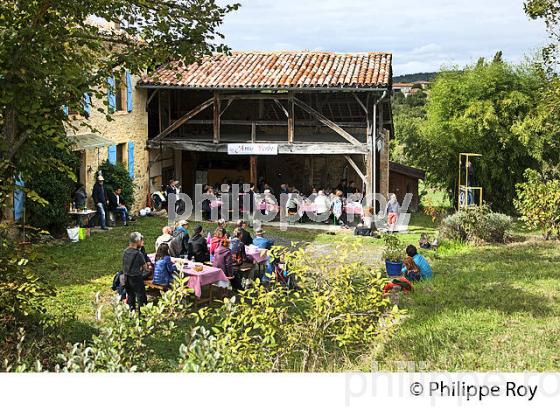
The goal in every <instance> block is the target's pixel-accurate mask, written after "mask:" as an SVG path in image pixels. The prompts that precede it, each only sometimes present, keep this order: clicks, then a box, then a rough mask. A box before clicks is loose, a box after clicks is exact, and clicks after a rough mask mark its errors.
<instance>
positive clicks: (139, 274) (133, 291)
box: [122, 232, 148, 315]
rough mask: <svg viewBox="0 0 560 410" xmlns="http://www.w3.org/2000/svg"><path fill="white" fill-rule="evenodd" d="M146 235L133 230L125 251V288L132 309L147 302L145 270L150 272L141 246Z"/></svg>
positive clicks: (123, 268)
mask: <svg viewBox="0 0 560 410" xmlns="http://www.w3.org/2000/svg"><path fill="white" fill-rule="evenodd" d="M143 242H144V237H143V236H142V234H141V233H140V232H132V233H131V234H130V238H129V240H128V248H126V250H125V251H124V253H123V267H122V272H123V273H124V275H125V289H126V294H127V297H128V306H130V310H136V309H138V315H140V308H141V307H142V306H143V305H144V304H145V303H146V301H147V298H146V288H145V287H144V272H146V273H147V272H148V264H147V263H146V261H145V260H144V255H143V254H142V252H141V250H140V249H141V248H142V245H143Z"/></svg>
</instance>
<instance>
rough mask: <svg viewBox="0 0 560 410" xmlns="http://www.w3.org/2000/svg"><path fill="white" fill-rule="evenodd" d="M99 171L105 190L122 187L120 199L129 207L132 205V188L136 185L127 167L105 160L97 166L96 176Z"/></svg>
mask: <svg viewBox="0 0 560 410" xmlns="http://www.w3.org/2000/svg"><path fill="white" fill-rule="evenodd" d="M99 171H101V172H102V173H103V178H104V179H105V186H106V189H107V190H109V191H114V190H115V189H116V188H118V187H121V188H122V190H123V191H122V194H121V199H122V200H123V202H124V203H125V204H126V206H127V207H128V208H129V209H130V208H131V207H132V205H134V190H135V188H136V186H135V185H134V181H133V180H132V178H131V177H130V175H129V174H128V171H127V169H126V168H125V167H124V166H123V165H122V164H120V163H118V162H117V163H116V164H111V163H110V162H109V161H105V162H103V163H102V164H101V165H100V166H99V169H98V171H97V174H96V177H97V176H98V175H99Z"/></svg>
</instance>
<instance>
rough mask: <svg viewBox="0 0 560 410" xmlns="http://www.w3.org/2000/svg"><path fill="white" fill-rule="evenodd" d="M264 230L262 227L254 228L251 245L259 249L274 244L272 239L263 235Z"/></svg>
mask: <svg viewBox="0 0 560 410" xmlns="http://www.w3.org/2000/svg"><path fill="white" fill-rule="evenodd" d="M265 233H266V232H265V231H263V229H262V228H257V229H255V238H253V245H255V246H256V247H257V248H259V249H270V248H272V247H273V246H274V241H272V240H270V239H267V238H265V237H264V234H265Z"/></svg>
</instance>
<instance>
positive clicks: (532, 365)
mask: <svg viewBox="0 0 560 410" xmlns="http://www.w3.org/2000/svg"><path fill="white" fill-rule="evenodd" d="M163 224H165V220H164V219H163V218H156V217H153V218H143V219H139V220H138V221H137V222H135V223H134V226H132V227H129V228H123V227H118V228H115V229H113V230H111V231H110V232H107V233H97V234H94V235H93V236H92V237H91V238H89V239H88V240H86V241H83V242H80V243H76V244H71V243H67V242H56V243H52V244H49V245H40V246H37V249H38V251H39V254H40V269H41V271H42V272H44V274H45V275H47V276H48V278H49V279H50V281H51V282H52V283H53V284H54V285H55V286H56V287H57V289H58V297H57V298H56V299H53V300H52V301H51V303H49V306H48V307H49V311H50V312H51V313H53V314H55V315H66V316H68V315H69V314H71V315H74V316H75V319H74V320H71V321H70V322H69V323H70V324H69V326H68V328H67V329H66V334H65V336H66V338H67V340H68V341H69V342H78V341H81V340H84V339H88V338H90V337H91V336H92V334H93V333H94V332H95V331H96V328H97V326H98V323H96V322H95V315H94V309H93V300H94V297H95V294H96V293H97V292H99V293H100V296H101V297H102V298H109V297H111V296H112V292H111V290H110V284H111V280H112V278H113V275H114V273H115V272H116V271H117V270H118V269H119V268H120V263H121V255H122V251H123V249H124V248H125V247H126V244H127V237H128V234H129V232H130V231H131V230H133V229H134V230H138V231H140V232H142V233H143V234H144V235H145V236H146V245H147V251H148V252H152V251H153V247H154V242H155V238H156V237H157V236H158V235H159V232H160V228H161V226H162V225H163ZM212 226H213V225H212ZM204 227H205V228H208V227H211V225H208V224H205V226H204ZM267 231H268V232H269V234H270V235H271V236H272V237H274V238H276V239H278V240H282V241H283V242H284V243H290V242H291V241H308V242H311V243H312V244H313V245H314V246H317V247H321V246H325V245H328V244H329V243H333V242H334V243H336V242H337V241H356V242H357V243H358V244H359V246H360V248H361V249H362V250H363V254H365V255H366V257H367V255H370V254H371V255H377V256H378V255H379V254H380V252H381V244H382V241H381V240H380V239H370V238H355V237H352V236H350V235H348V234H337V235H335V236H333V235H329V234H326V233H320V232H310V231H305V230H298V229H293V228H290V229H289V230H288V231H286V232H281V231H279V230H278V229H273V228H267ZM422 232H427V233H428V234H430V235H432V236H433V235H434V234H435V229H434V227H433V226H432V224H431V221H430V220H429V219H428V218H427V217H426V216H423V215H420V214H419V215H415V216H414V217H413V220H412V223H411V225H410V230H409V233H407V234H404V235H400V237H401V238H402V239H403V242H406V243H417V242H418V239H419V237H420V234H421V233H422ZM516 234H517V235H518V236H519V238H518V241H517V242H515V243H512V244H509V245H501V246H484V247H471V246H465V245H462V244H457V243H445V244H444V245H443V246H442V248H441V249H440V250H439V251H438V252H437V254H435V253H433V252H425V254H426V256H427V257H428V258H429V260H430V262H431V263H432V265H433V268H434V272H435V277H434V279H433V280H432V281H429V282H424V283H420V284H418V285H417V286H416V288H415V291H414V292H412V293H411V294H409V295H407V296H403V297H402V298H401V300H400V302H399V304H400V306H401V307H402V308H404V309H406V310H407V319H406V321H405V322H404V323H403V325H402V327H401V329H400V330H399V331H398V333H397V335H396V336H395V337H394V338H393V340H392V341H391V342H390V343H389V344H388V345H387V346H386V348H385V350H384V352H383V354H382V357H381V358H377V360H378V361H379V362H380V366H381V368H384V369H388V370H395V369H400V368H402V366H403V364H402V362H411V363H413V364H414V366H416V367H415V368H417V369H426V370H444V371H459V370H461V371H493V370H496V371H528V370H533V371H543V370H548V371H553V370H554V371H558V369H560V353H558V341H559V340H560V284H559V283H558V275H559V274H558V266H560V264H559V262H560V246H558V242H549V243H546V242H543V241H540V240H537V239H534V238H532V237H531V236H529V235H528V234H527V233H526V232H524V231H523V229H522V228H521V226H519V225H518V226H516ZM377 260H378V259H377ZM367 262H368V261H366V263H367ZM369 262H371V263H372V264H378V263H379V262H378V261H374V257H373V256H372V257H371V261H369ZM180 343H181V340H161V341H154V346H155V347H157V351H158V353H160V355H161V358H162V363H161V364H162V367H161V369H165V361H166V360H167V359H169V358H171V357H174V356H176V352H177V349H178V346H179V344H180ZM372 360H373V358H372V357H368V356H367V355H366V356H364V357H359V358H356V360H355V361H354V363H351V364H348V365H345V368H344V369H345V370H348V369H355V370H363V371H368V370H370V369H371V365H372ZM405 366H406V367H405V368H411V367H410V364H405Z"/></svg>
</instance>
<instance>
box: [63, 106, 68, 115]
mask: <svg viewBox="0 0 560 410" xmlns="http://www.w3.org/2000/svg"><path fill="white" fill-rule="evenodd" d="M62 111H64V115H66V116H67V117H68V106H67V105H64V106H63V107H62Z"/></svg>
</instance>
